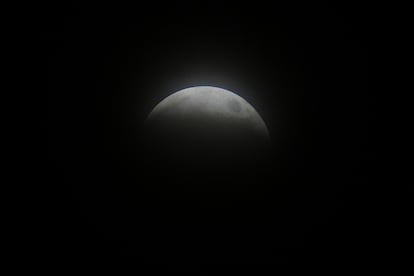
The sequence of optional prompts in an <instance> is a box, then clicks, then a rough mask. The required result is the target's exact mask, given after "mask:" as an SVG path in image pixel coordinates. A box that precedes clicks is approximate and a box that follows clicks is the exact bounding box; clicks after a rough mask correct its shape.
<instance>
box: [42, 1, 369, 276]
mask: <svg viewBox="0 0 414 276" xmlns="http://www.w3.org/2000/svg"><path fill="white" fill-rule="evenodd" d="M369 13H370V9H369V7H363V6H358V5H352V6H347V5H339V4H336V5H335V4H333V3H331V4H330V5H326V4H314V3H308V4H306V5H301V4H298V3H296V4H295V3H290V1H287V2H286V3H285V2H276V3H273V4H269V3H267V4H263V3H259V2H258V1H253V2H251V3H250V2H249V3H248V2H246V3H227V2H226V3H225V2H224V1H217V2H216V1H203V2H197V1H193V2H192V3H191V4H185V3H184V2H183V3H180V4H176V3H172V2H171V1H169V4H165V3H161V2H155V1H154V2H152V4H144V3H139V1H136V2H131V3H128V4H119V3H118V2H115V3H101V2H100V3H99V4H93V5H92V4H85V3H83V2H67V3H66V4H54V5H45V6H44V9H43V10H42V13H41V14H42V16H41V17H39V18H38V21H39V23H40V24H39V29H38V31H39V38H40V41H41V44H40V47H39V52H38V54H37V56H38V57H39V59H41V63H40V64H41V65H42V66H40V69H39V73H40V74H41V80H44V83H43V87H44V88H45V90H47V92H48V94H47V95H48V101H47V110H48V117H47V127H48V145H47V147H48V161H49V162H48V178H47V181H46V183H45V186H46V187H47V189H46V190H47V191H48V193H47V198H48V201H47V202H48V208H46V209H47V211H46V212H45V216H44V220H42V221H41V222H39V224H40V227H42V226H43V225H44V226H45V227H44V229H45V231H42V232H43V234H44V235H45V239H44V241H45V243H44V248H45V251H47V256H46V258H48V259H50V260H53V261H52V262H53V263H54V265H55V266H56V268H57V269H61V268H66V267H68V268H69V269H75V271H76V269H77V268H80V267H87V268H88V269H92V270H99V271H105V270H107V269H112V268H115V269H116V268H117V267H119V265H120V264H121V265H120V266H121V267H123V268H126V269H133V270H134V271H135V272H140V271H144V270H145V271H147V270H148V271H149V270H150V271H153V272H154V271H158V269H161V270H162V269H166V270H168V269H169V270H174V269H177V270H179V269H187V270H194V271H207V272H208V271H215V269H218V268H217V264H220V263H221V264H227V265H228V264H237V265H234V266H232V269H231V270H233V269H240V268H243V265H242V264H251V265H254V264H261V267H264V266H265V264H268V265H270V266H269V267H273V269H276V267H280V266H281V265H286V266H288V267H291V268H294V269H296V268H298V269H305V270H306V268H307V267H309V266H317V267H325V268H326V267H327V263H329V266H332V267H335V269H340V270H342V268H345V267H346V268H347V269H351V270H352V269H353V268H355V267H357V266H358V265H360V264H361V263H364V262H365V264H366V260H365V257H364V256H365V254H367V253H366V252H367V251H368V250H372V244H371V243H372V239H373V234H372V228H373V227H372V225H371V220H372V217H373V216H374V215H373V214H372V208H373V207H372V206H371V205H370V204H371V201H369V200H368V198H369V194H370V191H371V190H372V188H373V186H374V185H375V183H374V180H373V178H372V177H371V175H372V173H373V172H374V162H373V161H374V160H375V158H376V157H375V147H376V145H375V142H374V141H375V139H374V137H373V128H374V121H375V113H374V105H375V96H374V92H373V91H372V89H371V88H370V87H371V86H370V83H371V82H372V80H373V78H374V77H373V73H372V71H371V70H370V66H371V64H372V63H371V62H372V59H373V57H372V48H371V47H370V43H369V40H370V33H371V32H370V24H372V22H371V21H370V19H369V18H370V17H369ZM193 85H212V86H218V87H223V88H226V89H229V90H231V91H234V92H236V93H237V94H239V95H240V96H242V97H243V98H245V99H246V100H247V101H248V102H250V103H251V104H252V105H253V106H254V107H255V108H256V110H258V112H259V113H260V114H261V116H262V117H263V119H264V120H265V122H266V123H267V125H268V128H269V131H270V134H271V136H272V139H273V142H274V147H273V149H272V150H271V152H269V156H268V159H267V160H266V162H265V165H262V166H253V167H252V168H251V170H249V171H248V172H241V171H240V170H238V168H237V167H235V166H231V165H229V171H231V172H234V177H231V178H230V180H228V178H226V177H228V174H227V173H226V175H225V176H224V175H221V174H220V173H218V174H217V175H215V176H214V177H216V178H217V179H220V178H222V179H226V181H233V182H234V183H238V182H239V183H245V182H246V183H247V182H249V185H253V186H254V187H256V188H253V190H254V191H253V192H252V194H254V196H252V194H249V193H247V194H241V195H239V197H238V198H239V199H237V200H230V199H229V198H233V197H234V195H231V194H230V195H229V194H215V195H212V196H211V197H210V195H209V196H206V198H213V199H214V200H215V201H217V202H220V203H217V206H216V208H211V207H205V206H204V207H203V205H202V203H200V202H199V201H198V200H197V199H195V198H192V197H191V196H188V197H186V198H177V199H175V200H173V199H171V197H168V196H167V197H166V198H164V197H159V196H156V195H154V194H152V193H149V192H148V191H146V190H145V189H143V188H142V187H143V186H148V185H157V183H158V184H159V183H166V182H170V183H171V185H176V183H178V182H179V179H177V175H179V173H178V172H176V171H174V170H175V169H178V166H177V167H174V168H173V169H171V171H174V172H173V174H174V177H172V176H171V175H167V174H166V172H165V171H163V170H162V169H160V168H162V166H161V165H159V164H157V163H154V162H149V161H148V160H149V159H148V156H147V154H148V153H147V152H145V149H143V147H144V146H143V143H144V141H143V134H144V133H143V131H142V124H143V122H144V120H145V118H146V116H147V114H148V113H149V112H150V111H151V109H152V108H153V107H154V106H155V105H156V104H157V103H158V102H159V101H160V100H162V99H163V98H164V97H165V96H167V95H169V94H171V93H173V92H175V91H178V90H180V89H182V88H186V87H189V86H193ZM206 174H208V168H207V169H206ZM187 177H189V178H191V179H193V181H194V185H197V182H199V181H203V178H204V177H205V176H204V175H199V174H195V173H191V172H188V176H187ZM208 177H210V178H211V179H213V178H212V176H208ZM210 178H209V179H210ZM212 181H214V180H212ZM218 181H219V180H218ZM264 187H270V192H269V191H268V190H264V189H265V188H264ZM266 189H267V188H266ZM264 191H265V192H264ZM49 193H50V194H49ZM49 202H50V204H49ZM369 248H371V249H369ZM213 264H216V265H213ZM231 270H230V271H231ZM275 272H277V271H276V270H275ZM154 273H155V272H154ZM155 274H158V273H155ZM196 275H197V274H196Z"/></svg>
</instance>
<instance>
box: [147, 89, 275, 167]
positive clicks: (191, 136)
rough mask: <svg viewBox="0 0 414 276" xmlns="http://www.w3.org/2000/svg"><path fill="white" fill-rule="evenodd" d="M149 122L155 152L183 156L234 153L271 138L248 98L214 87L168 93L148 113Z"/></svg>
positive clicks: (259, 144)
mask: <svg viewBox="0 0 414 276" xmlns="http://www.w3.org/2000/svg"><path fill="white" fill-rule="evenodd" d="M147 125H148V127H149V132H150V133H151V134H152V136H151V141H152V142H153V143H152V144H153V145H154V144H156V145H155V146H154V150H155V151H161V152H163V153H167V152H169V153H171V154H176V155H180V156H182V155H185V154H187V155H193V157H198V156H200V155H202V156H204V157H208V156H213V155H214V156H215V157H218V156H219V155H221V157H222V156H224V155H227V156H235V154H237V153H241V152H246V151H247V150H249V149H253V148H257V147H260V146H261V145H263V144H264V143H266V142H267V141H269V134H268V130H267V127H266V124H265V123H264V121H263V119H262V118H261V117H260V115H259V114H258V113H257V111H256V110H255V109H254V108H253V107H252V106H251V105H250V104H249V103H248V102H247V101H246V100H244V99H243V98H241V97H240V96H238V95H236V94H235V93H233V92H230V91H228V90H225V89H222V88H217V87H211V86H197V87H191V88H186V89H183V90H180V91H178V92H176V93H174V94H172V95H170V96H168V97H167V98H165V99H164V100H163V101H161V102H160V103H159V104H158V105H156V106H155V108H154V109H153V110H152V112H151V113H150V114H149V116H148V119H147ZM253 151H254V150H253ZM204 157H203V158H204ZM193 159H194V158H193ZM196 159H197V158H196ZM216 159H217V158H216Z"/></svg>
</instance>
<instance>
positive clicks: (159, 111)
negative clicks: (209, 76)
mask: <svg viewBox="0 0 414 276" xmlns="http://www.w3.org/2000/svg"><path fill="white" fill-rule="evenodd" d="M194 116H195V117H196V118H203V119H204V120H213V121H220V122H221V123H223V122H227V123H228V124H235V125H240V124H242V125H244V126H245V127H248V128H250V129H251V131H253V132H255V133H260V134H261V135H263V136H268V131H267V127H266V125H265V123H264V122H263V120H262V118H261V117H260V115H259V114H258V113H257V112H256V110H255V109H254V108H253V107H252V106H251V105H250V104H249V103H248V102H247V101H245V100H244V99H243V98H241V97H240V96H238V95H236V94H234V93H233V92H230V91H228V90H225V89H222V88H217V87H211V86H197V87H191V88H187V89H183V90H181V91H178V92H176V93H174V94H172V95H170V96H168V97H167V98H165V99H164V100H163V101H161V102H160V103H159V104H158V105H157V106H156V107H155V108H154V109H153V111H152V112H151V113H150V115H149V118H148V119H149V120H153V119H160V117H165V118H168V119H172V118H173V117H174V118H175V119H177V120H188V121H190V120H191V119H192V118H194Z"/></svg>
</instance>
